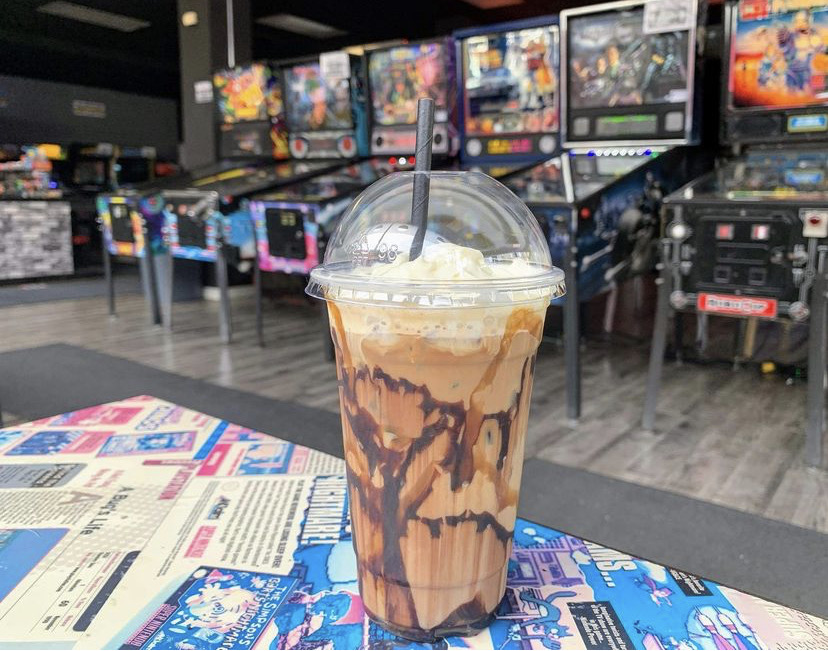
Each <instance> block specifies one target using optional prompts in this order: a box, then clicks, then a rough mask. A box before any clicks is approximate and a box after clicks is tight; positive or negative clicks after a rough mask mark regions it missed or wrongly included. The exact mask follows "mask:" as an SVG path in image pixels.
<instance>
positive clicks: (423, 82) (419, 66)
mask: <svg viewBox="0 0 828 651" xmlns="http://www.w3.org/2000/svg"><path fill="white" fill-rule="evenodd" d="M445 50H446V46H445V45H444V44H443V43H441V42H438V43H422V44H419V45H403V46H401V47H395V48H392V49H390V50H380V51H378V52H374V53H372V54H371V59H370V63H369V66H368V74H369V78H370V81H371V99H372V103H373V110H374V121H375V122H376V123H377V124H381V125H383V126H392V125H398V124H414V123H416V122H417V100H418V99H419V98H420V97H430V98H431V99H433V100H434V104H435V107H434V120H435V121H436V122H446V121H447V120H448V107H447V104H448V82H447V78H446V67H447V65H448V62H447V57H446V51H445Z"/></svg>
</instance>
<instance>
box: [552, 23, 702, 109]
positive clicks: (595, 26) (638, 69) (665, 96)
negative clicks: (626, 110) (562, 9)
mask: <svg viewBox="0 0 828 651" xmlns="http://www.w3.org/2000/svg"><path fill="white" fill-rule="evenodd" d="M567 29H568V33H569V38H568V41H569V42H568V48H569V52H568V59H569V95H568V99H567V102H568V105H569V107H570V108H572V109H589V108H601V107H613V106H641V105H645V104H684V103H685V102H686V101H687V97H688V88H687V86H688V83H687V81H688V80H687V50H688V47H687V46H688V43H687V39H688V32H686V31H681V32H658V33H650V34H647V33H645V31H644V8H643V7H638V8H635V9H631V10H629V11H623V12H618V11H613V12H607V13H599V14H593V15H584V16H575V17H573V18H571V19H570V20H569V24H568V27H567Z"/></svg>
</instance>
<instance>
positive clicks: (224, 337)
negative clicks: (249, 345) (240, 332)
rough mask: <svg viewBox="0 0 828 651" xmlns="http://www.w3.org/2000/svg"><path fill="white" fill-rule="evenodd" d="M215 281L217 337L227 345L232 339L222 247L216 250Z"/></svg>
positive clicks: (225, 264) (228, 295)
mask: <svg viewBox="0 0 828 651" xmlns="http://www.w3.org/2000/svg"><path fill="white" fill-rule="evenodd" d="M216 280H217V281H218V286H219V335H220V336H221V341H222V343H225V344H229V343H230V340H231V339H232V337H233V324H232V323H231V321H230V292H229V290H228V287H227V285H228V281H227V258H225V257H224V247H223V246H221V245H219V246H218V247H217V248H216Z"/></svg>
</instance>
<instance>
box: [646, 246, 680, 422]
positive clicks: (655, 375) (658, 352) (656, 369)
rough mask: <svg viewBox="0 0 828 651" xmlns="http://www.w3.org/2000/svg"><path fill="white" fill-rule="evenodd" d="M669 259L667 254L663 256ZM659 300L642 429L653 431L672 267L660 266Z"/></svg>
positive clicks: (662, 361) (664, 348)
mask: <svg viewBox="0 0 828 651" xmlns="http://www.w3.org/2000/svg"><path fill="white" fill-rule="evenodd" d="M663 259H665V260H666V259H667V253H666V252H665V255H664V256H663ZM659 267H660V277H659V279H658V280H657V281H656V282H657V283H658V299H657V302H656V313H655V325H654V326H653V343H652V347H651V348H650V368H649V370H648V371H647V397H646V398H645V400H644V416H643V418H642V419H641V427H643V428H644V429H645V430H652V429H653V426H654V425H655V411H656V405H657V404H658V392H659V389H660V388H661V372H662V370H663V369H664V351H665V350H666V348H667V325H668V323H667V322H668V321H669V319H670V292H672V291H673V279H672V276H671V275H670V267H669V265H666V264H664V263H660V264H659Z"/></svg>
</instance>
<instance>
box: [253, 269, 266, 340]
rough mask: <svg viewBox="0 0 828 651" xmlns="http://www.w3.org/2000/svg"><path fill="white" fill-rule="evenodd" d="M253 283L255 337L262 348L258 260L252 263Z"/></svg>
mask: <svg viewBox="0 0 828 651" xmlns="http://www.w3.org/2000/svg"><path fill="white" fill-rule="evenodd" d="M253 285H254V289H255V290H256V338H257V339H258V341H259V346H261V347H262V348H264V345H265V341H264V324H263V323H262V270H261V268H260V267H259V261H258V259H257V260H256V263H255V264H254V265H253Z"/></svg>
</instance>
